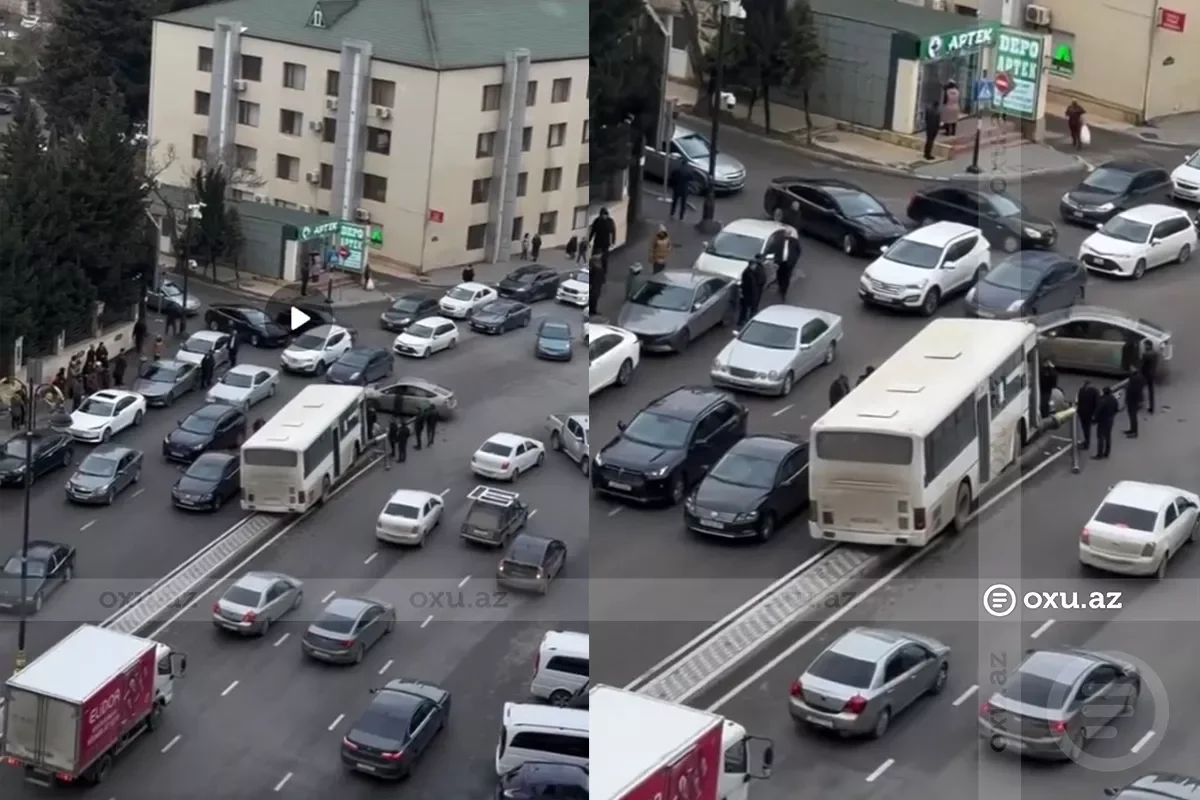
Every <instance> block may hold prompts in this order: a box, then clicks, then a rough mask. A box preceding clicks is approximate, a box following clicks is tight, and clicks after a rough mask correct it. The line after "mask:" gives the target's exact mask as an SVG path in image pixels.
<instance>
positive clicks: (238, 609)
mask: <svg viewBox="0 0 1200 800" xmlns="http://www.w3.org/2000/svg"><path fill="white" fill-rule="evenodd" d="M303 602H304V584H303V583H302V582H301V581H299V580H298V579H296V578H292V577H290V576H288V575H284V574H283V573H280V572H247V573H246V574H245V575H243V576H242V577H240V578H238V579H237V580H236V581H234V582H233V585H232V586H230V587H229V588H228V589H226V590H225V594H223V595H221V599H220V600H218V601H217V604H216V605H215V606H213V612H212V621H213V625H214V626H216V627H217V629H218V630H225V631H232V632H234V633H240V634H244V635H252V636H265V635H266V633H267V631H268V630H269V629H270V627H271V623H274V622H278V621H279V620H280V619H282V618H283V616H284V615H285V614H287V613H288V612H289V611H294V610H295V609H297V608H299V607H300V604H301V603H303Z"/></svg>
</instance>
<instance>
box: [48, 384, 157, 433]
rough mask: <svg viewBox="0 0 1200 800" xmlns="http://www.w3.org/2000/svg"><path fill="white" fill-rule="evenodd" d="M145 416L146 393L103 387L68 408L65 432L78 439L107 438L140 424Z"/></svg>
mask: <svg viewBox="0 0 1200 800" xmlns="http://www.w3.org/2000/svg"><path fill="white" fill-rule="evenodd" d="M145 416H146V398H145V397H142V396H141V395H140V394H138V393H137V392H126V391H122V390H120V389H104V390H102V391H99V392H96V393H95V394H93V395H91V396H90V397H88V398H87V399H86V400H84V401H83V403H82V404H80V406H79V408H77V409H76V410H75V411H73V412H71V426H70V427H69V428H68V429H67V433H68V434H69V435H70V437H71V438H72V439H76V440H78V441H81V442H107V441H108V440H109V439H111V438H112V437H113V436H114V435H115V434H118V433H120V432H121V431H123V430H125V429H126V428H132V427H135V426H137V425H141V424H142V419H143V418H144V417H145Z"/></svg>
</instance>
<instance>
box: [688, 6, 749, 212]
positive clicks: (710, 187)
mask: <svg viewBox="0 0 1200 800" xmlns="http://www.w3.org/2000/svg"><path fill="white" fill-rule="evenodd" d="M719 13H720V15H721V20H720V24H719V25H718V26H717V75H716V80H715V81H714V83H715V85H714V86H713V87H712V94H711V95H709V99H708V113H709V114H710V115H711V116H712V133H711V134H710V136H709V139H710V141H709V143H708V180H707V181H705V182H704V184H705V185H704V211H703V213H702V214H701V217H700V222H699V223H698V224H697V225H696V227H697V228H698V229H699V230H700V231H702V232H703V233H716V232H717V231H719V230H720V229H721V223H720V222H718V221H717V219H716V216H717V188H716V179H717V140H718V139H719V138H720V136H721V104H722V96H723V95H724V93H725V29H726V28H727V27H728V26H729V20H730V19H745V18H746V10H745V9H744V8H742V3H741V0H724V1H723V2H722V3H721V4H720V6H719Z"/></svg>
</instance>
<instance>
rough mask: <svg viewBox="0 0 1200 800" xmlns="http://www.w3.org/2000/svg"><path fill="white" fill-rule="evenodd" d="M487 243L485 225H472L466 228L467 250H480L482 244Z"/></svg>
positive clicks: (482, 223)
mask: <svg viewBox="0 0 1200 800" xmlns="http://www.w3.org/2000/svg"><path fill="white" fill-rule="evenodd" d="M485 241H487V223H486V222H481V223H479V224H478V225H472V226H471V227H469V228H467V249H468V250H482V249H483V243H484V242H485Z"/></svg>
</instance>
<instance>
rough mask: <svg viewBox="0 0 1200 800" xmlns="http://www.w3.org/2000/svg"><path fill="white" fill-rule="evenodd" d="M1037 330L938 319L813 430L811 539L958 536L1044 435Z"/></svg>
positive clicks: (906, 541)
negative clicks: (984, 496)
mask: <svg viewBox="0 0 1200 800" xmlns="http://www.w3.org/2000/svg"><path fill="white" fill-rule="evenodd" d="M1037 341H1038V340H1037V328H1036V327H1035V326H1034V325H1031V324H1029V323H1027V322H1017V321H1012V322H1008V321H999V320H980V319H936V320H933V321H932V322H930V323H929V324H928V325H926V326H925V328H924V329H923V330H922V331H921V332H920V333H918V334H917V335H916V336H914V337H913V338H912V339H911V340H910V341H909V342H908V343H906V344H905V345H904V346H903V347H901V348H900V349H899V350H898V351H896V353H895V354H894V355H893V356H892V357H891V358H889V359H888V360H887V361H886V362H884V363H883V364H882V365H881V366H880V367H879V368H878V369H877V370H875V372H873V373H872V374H871V376H870V377H868V378H867V379H866V380H865V381H863V383H862V384H861V385H859V386H857V387H856V388H855V389H854V390H853V391H851V392H850V394H848V395H847V396H846V397H845V398H843V399H842V400H841V401H840V402H839V403H838V404H837V405H835V406H834V407H833V408H831V409H830V410H829V411H828V412H826V413H825V415H824V416H822V417H821V418H820V419H818V420H817V421H816V422H815V423H814V424H813V426H812V446H811V456H810V465H809V493H810V497H811V506H810V523H809V529H810V532H811V533H812V535H813V537H814V538H817V539H828V540H833V541H840V542H853V543H857V544H877V545H909V546H914V547H920V546H922V545H924V544H925V543H926V542H928V541H929V540H930V539H932V538H933V537H934V536H936V535H937V534H938V533H940V532H941V531H942V530H943V529H945V528H946V527H947V526H948V525H952V526H954V529H955V530H956V531H961V530H962V529H963V528H964V527H965V526H966V524H967V520H968V518H969V517H970V515H971V511H972V509H973V508H975V507H976V504H977V503H978V499H979V495H980V493H981V492H982V491H983V490H984V489H985V488H986V487H987V486H988V485H989V484H991V483H992V481H994V480H996V478H998V477H999V476H1000V473H1001V472H1002V471H1003V470H1004V469H1006V468H1007V467H1008V466H1009V465H1010V464H1013V463H1014V462H1015V461H1016V460H1017V458H1018V456H1019V455H1020V451H1021V448H1022V447H1023V446H1024V445H1025V443H1026V442H1028V441H1029V434H1030V433H1032V432H1035V431H1037V430H1038V421H1039V416H1038V387H1037V384H1038V381H1037V375H1038V360H1037V358H1038V356H1037Z"/></svg>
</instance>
